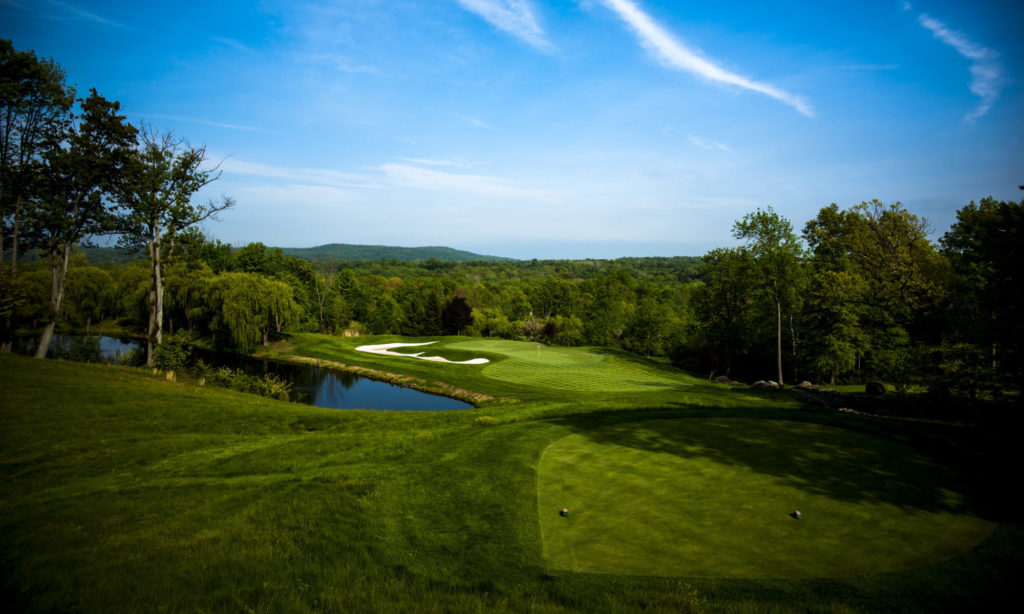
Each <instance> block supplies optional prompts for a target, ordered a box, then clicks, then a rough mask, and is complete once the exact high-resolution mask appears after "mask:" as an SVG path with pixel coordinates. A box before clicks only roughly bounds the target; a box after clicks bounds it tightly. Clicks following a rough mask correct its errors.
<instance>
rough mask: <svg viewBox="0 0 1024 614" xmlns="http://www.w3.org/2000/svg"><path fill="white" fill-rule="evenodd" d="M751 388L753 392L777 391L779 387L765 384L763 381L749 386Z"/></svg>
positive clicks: (775, 384)
mask: <svg viewBox="0 0 1024 614" xmlns="http://www.w3.org/2000/svg"><path fill="white" fill-rule="evenodd" d="M751 387H752V388H753V389H754V390H778V389H779V385H778V384H777V383H776V382H766V381H764V380H763V379H761V380H757V381H756V382H754V383H753V384H751Z"/></svg>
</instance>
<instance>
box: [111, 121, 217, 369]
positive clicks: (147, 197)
mask: <svg viewBox="0 0 1024 614" xmlns="http://www.w3.org/2000/svg"><path fill="white" fill-rule="evenodd" d="M139 135H140V144H139V145H140V146H139V149H138V150H137V151H136V152H135V155H134V156H133V157H132V160H131V164H130V165H128V167H127V168H126V169H125V170H126V173H125V174H126V180H125V181H124V183H123V184H122V189H121V191H120V194H119V200H120V209H121V211H122V214H121V220H120V221H121V244H122V246H124V247H128V248H132V249H145V251H146V254H147V256H148V257H149V270H150V290H149V327H148V335H147V340H146V364H148V365H151V364H153V344H154V343H155V344H157V345H159V344H160V343H162V342H163V327H164V276H165V273H166V267H167V264H168V262H170V261H171V260H172V259H173V258H174V255H175V239H176V238H177V236H178V234H179V233H181V232H182V231H184V230H185V229H186V228H188V227H190V226H193V225H194V224H198V223H199V222H202V221H203V220H206V219H208V218H211V217H214V216H216V215H217V214H218V213H220V212H221V211H224V210H225V209H227V208H229V207H231V206H232V205H234V201H233V200H232V199H230V198H228V197H227V196H224V197H222V198H221V201H220V202H219V203H218V202H214V201H212V200H211V201H208V202H207V203H205V204H203V203H195V202H193V201H192V198H193V196H194V195H195V193H196V192H198V191H199V190H200V189H202V188H203V187H204V186H206V185H209V184H210V183H212V182H213V181H216V180H217V179H218V178H219V177H220V171H218V170H217V167H216V166H214V167H210V168H206V167H204V164H205V163H206V148H205V147H192V146H190V145H188V144H187V143H185V141H183V140H182V139H179V138H176V137H175V136H174V134H173V133H170V132H167V133H164V134H159V133H158V132H157V131H156V130H154V129H153V127H152V126H148V125H143V126H142V129H141V130H140V131H139Z"/></svg>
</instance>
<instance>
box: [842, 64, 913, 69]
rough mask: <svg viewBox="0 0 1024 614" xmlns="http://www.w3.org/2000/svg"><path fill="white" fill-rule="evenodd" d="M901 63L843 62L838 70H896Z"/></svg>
mask: <svg viewBox="0 0 1024 614" xmlns="http://www.w3.org/2000/svg"><path fill="white" fill-rule="evenodd" d="M899 67H900V65H899V64H843V65H842V66H836V68H837V69H838V70H896V69H897V68H899Z"/></svg>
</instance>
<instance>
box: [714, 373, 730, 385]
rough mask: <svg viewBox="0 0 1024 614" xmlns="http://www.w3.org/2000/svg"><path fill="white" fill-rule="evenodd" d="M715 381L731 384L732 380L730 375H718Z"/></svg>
mask: <svg viewBox="0 0 1024 614" xmlns="http://www.w3.org/2000/svg"><path fill="white" fill-rule="evenodd" d="M715 383H716V384H731V383H732V380H731V379H729V376H728V375H719V376H718V377H716V378H715Z"/></svg>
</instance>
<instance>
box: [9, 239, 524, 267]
mask: <svg viewBox="0 0 1024 614" xmlns="http://www.w3.org/2000/svg"><path fill="white" fill-rule="evenodd" d="M236 249H237V247H236ZM281 251H282V252H283V253H284V254H285V255H286V256H295V257H296V258H302V259H303V260H308V261H310V262H314V261H317V260H323V261H327V262H331V261H338V260H371V261H372V260H398V261H404V262H412V261H417V260H418V261H427V260H430V259H431V258H436V259H438V260H441V261H443V262H513V261H514V260H515V259H514V258H502V257H500V256H485V255H481V254H474V253H473V252H467V251H463V250H459V249H453V248H451V247H440V246H431V247H394V246H389V245H349V244H346V243H331V244H329V245H319V246H317V247H282V248H281ZM82 253H83V254H85V257H86V259H87V260H88V262H89V264H97V265H99V264H123V263H125V262H131V261H132V260H138V259H140V258H145V254H143V253H142V252H134V253H133V252H128V251H125V250H123V249H119V248H116V247H86V248H82ZM6 255H8V254H5V256H6ZM38 258H39V253H38V250H35V249H32V250H29V251H27V252H25V254H24V255H23V256H22V257H21V258H20V260H21V261H22V262H32V261H34V260H37V259H38Z"/></svg>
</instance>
